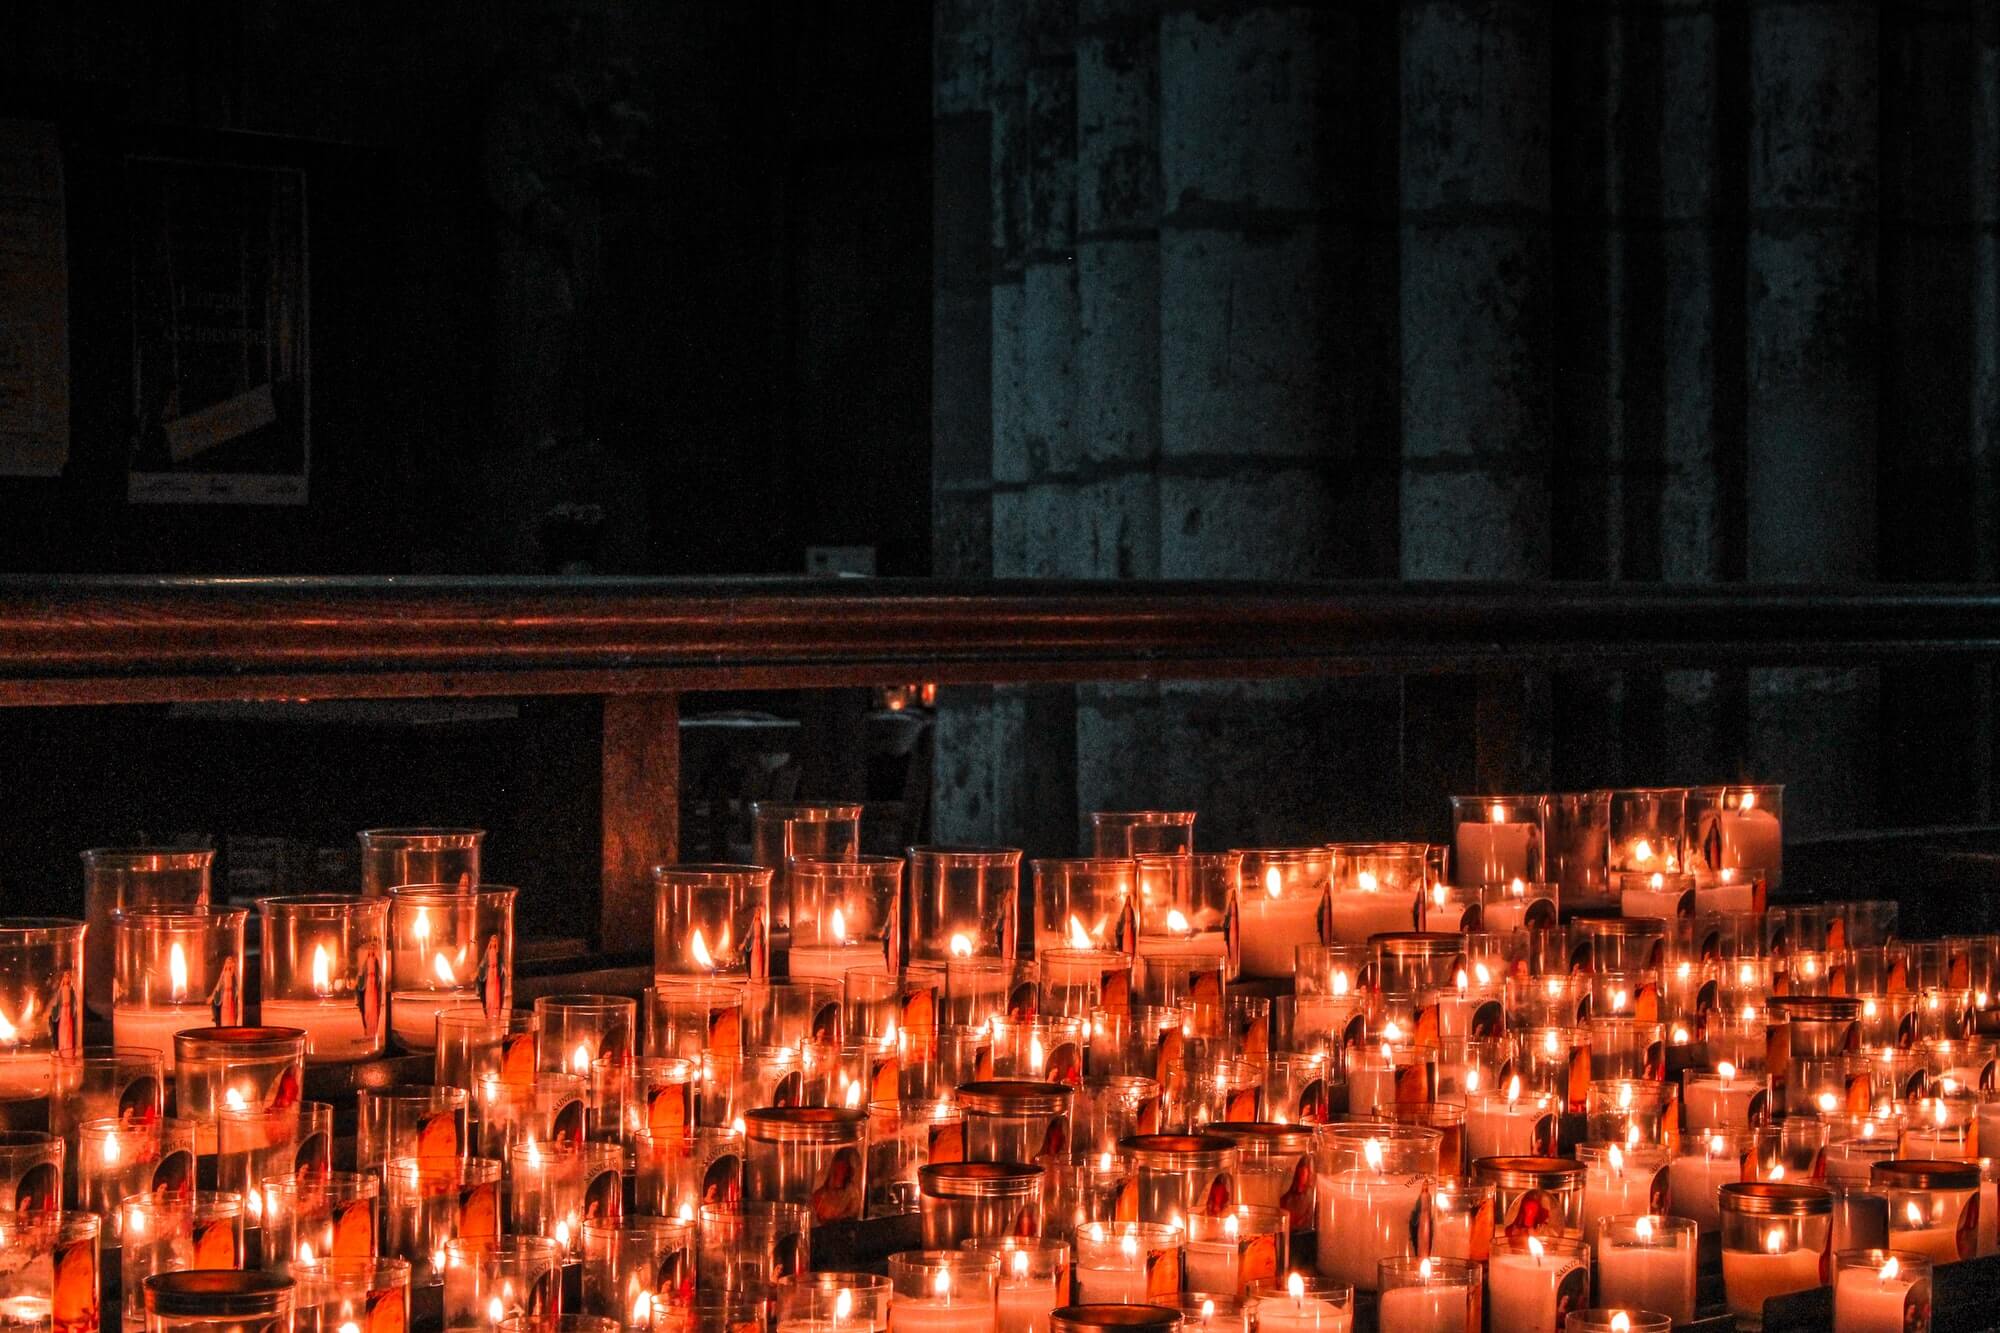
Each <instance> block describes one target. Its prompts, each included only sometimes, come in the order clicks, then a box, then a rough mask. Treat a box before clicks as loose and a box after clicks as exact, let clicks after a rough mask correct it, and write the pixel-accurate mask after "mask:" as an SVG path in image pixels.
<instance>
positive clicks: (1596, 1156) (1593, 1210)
mask: <svg viewBox="0 0 2000 1333" xmlns="http://www.w3.org/2000/svg"><path fill="white" fill-rule="evenodd" d="M1669 1179H1670V1177H1669V1175H1668V1174H1667V1153H1666V1150H1665V1149H1664V1148H1658V1147H1655V1146H1653V1145H1651V1144H1633V1145H1631V1146H1629V1147H1620V1146H1619V1145H1618V1144H1615V1143H1614V1144H1612V1145H1611V1146H1610V1147H1608V1148H1606V1149H1605V1150H1604V1151H1603V1152H1601V1153H1593V1154H1592V1155H1591V1156H1590V1157H1589V1158H1587V1159H1586V1161H1585V1170H1584V1176H1583V1234H1584V1235H1586V1236H1595V1235H1596V1234H1597V1223H1598V1220H1599V1219H1600V1218H1606V1217H1626V1216H1630V1215H1633V1214H1636V1213H1653V1212H1662V1213H1663V1212H1665V1211H1666V1205H1667V1200H1666V1193H1667V1183H1668V1180H1669ZM1656 1194H1657V1195H1658V1196H1659V1197H1657V1198H1656V1197H1655V1195H1656Z"/></svg>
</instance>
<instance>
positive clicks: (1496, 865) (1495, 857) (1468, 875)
mask: <svg viewBox="0 0 2000 1333" xmlns="http://www.w3.org/2000/svg"><path fill="white" fill-rule="evenodd" d="M1486 816H1487V817H1486V818H1485V819H1468V820H1465V821H1464V822H1463V823H1461V824H1459V826H1458V829H1457V836H1456V845H1455V847H1454V849H1453V850H1454V858H1453V861H1452V865H1453V866H1454V867H1455V868H1456V871H1457V874H1456V879H1457V882H1458V883H1460V884H1505V883H1506V882H1507V881H1508V880H1512V879H1523V880H1524V879H1527V878H1528V873H1529V866H1528V856H1529V853H1530V851H1531V849H1532V848H1533V846H1534V840H1535V826H1534V825H1533V824H1530V823H1527V822H1525V821H1522V820H1510V819H1508V818H1507V807H1506V806H1504V805H1499V804H1494V805H1491V806H1489V807H1487V811H1486ZM1518 924H1519V923H1518V922H1517V923H1516V925H1518ZM1486 928H1487V929H1488V930H1502V929H1505V930H1512V929H1515V926H1504V927H1503V926H1496V925H1494V924H1493V923H1492V920H1491V918H1489V919H1488V921H1487V926H1486Z"/></svg>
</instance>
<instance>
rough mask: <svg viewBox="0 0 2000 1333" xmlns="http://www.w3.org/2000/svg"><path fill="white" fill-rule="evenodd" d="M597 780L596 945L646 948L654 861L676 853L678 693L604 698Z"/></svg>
mask: <svg viewBox="0 0 2000 1333" xmlns="http://www.w3.org/2000/svg"><path fill="white" fill-rule="evenodd" d="M603 780H604V871H603V875H602V876H601V884H600V893H601V895H602V896H601V897H600V899H599V902H598V911H597V930H598V935H597V942H598V947H599V949H600V950H601V951H605V952H617V953H628V952H633V951H634V950H636V949H639V948H641V947H644V948H646V949H650V948H651V941H652V938H653V867H654V866H656V865H664V864H666V863H668V862H671V861H675V860H678V859H679V852H680V826H681V808H680V796H681V731H680V696H679V695H676V694H614V695H610V696H608V697H607V698H606V699H605V700H604V779H603ZM641 941H643V942H644V944H643V946H642V945H641Z"/></svg>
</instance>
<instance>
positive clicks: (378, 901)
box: [257, 892, 390, 916]
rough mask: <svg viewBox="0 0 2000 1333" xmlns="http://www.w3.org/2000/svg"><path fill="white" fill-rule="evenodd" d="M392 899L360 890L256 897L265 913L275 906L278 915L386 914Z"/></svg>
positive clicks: (268, 913)
mask: <svg viewBox="0 0 2000 1333" xmlns="http://www.w3.org/2000/svg"><path fill="white" fill-rule="evenodd" d="M389 901H390V900H389V898H388V896H387V895H383V896H380V897H375V898H367V897H363V896H362V895H361V894H358V893H326V892H321V893H274V894H270V895H269V896H267V897H263V898H259V899H257V907H258V909H259V910H260V911H262V912H263V913H264V915H266V916H270V915H272V910H271V909H273V908H276V909H277V913H276V914H277V915H279V916H293V915H297V916H319V915H322V914H323V915H327V916H334V915H349V914H353V915H362V916H369V915H380V916H386V915H388V912H389Z"/></svg>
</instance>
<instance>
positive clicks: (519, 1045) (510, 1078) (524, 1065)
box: [500, 1032, 540, 1088]
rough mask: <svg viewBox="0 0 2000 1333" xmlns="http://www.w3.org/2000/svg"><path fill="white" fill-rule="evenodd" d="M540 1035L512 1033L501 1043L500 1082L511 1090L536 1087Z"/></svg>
mask: <svg viewBox="0 0 2000 1333" xmlns="http://www.w3.org/2000/svg"><path fill="white" fill-rule="evenodd" d="M539 1046H540V1039H539V1034H537V1033H533V1032H510V1033H508V1034H507V1035H506V1037H505V1038H503V1039H502V1040H501V1042H500V1081H501V1082H502V1083H504V1084H506V1085H507V1086H508V1087H510V1088H532V1087H534V1086H535V1062H536V1060H537V1058H538V1055H539V1051H538V1047H539Z"/></svg>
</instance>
